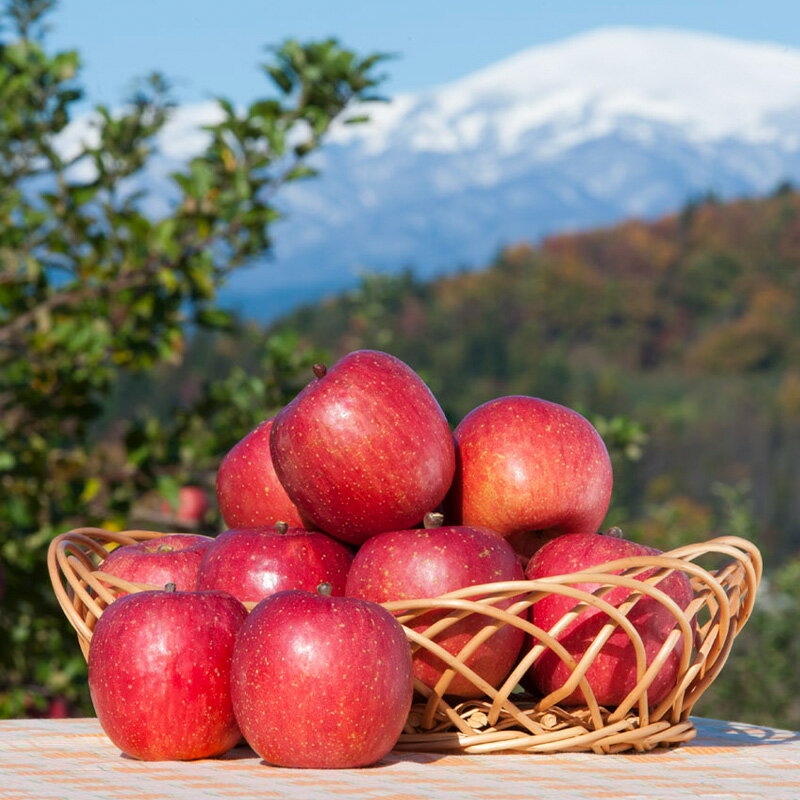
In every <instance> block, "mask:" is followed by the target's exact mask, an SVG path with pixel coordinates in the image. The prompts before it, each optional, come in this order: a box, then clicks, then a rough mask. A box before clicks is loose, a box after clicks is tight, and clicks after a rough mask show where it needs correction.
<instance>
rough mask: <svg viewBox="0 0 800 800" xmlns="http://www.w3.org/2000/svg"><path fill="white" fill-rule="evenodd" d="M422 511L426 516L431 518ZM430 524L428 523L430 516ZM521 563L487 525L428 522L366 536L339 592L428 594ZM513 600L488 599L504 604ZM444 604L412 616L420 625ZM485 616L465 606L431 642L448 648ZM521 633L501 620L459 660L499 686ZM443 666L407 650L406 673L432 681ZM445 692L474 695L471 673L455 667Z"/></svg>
mask: <svg viewBox="0 0 800 800" xmlns="http://www.w3.org/2000/svg"><path fill="white" fill-rule="evenodd" d="M434 516H440V515H430V516H429V517H428V518H426V524H431V523H430V522H429V521H428V520H429V519H430V517H434ZM433 524H434V525H435V523H433ZM522 577H523V573H522V567H521V566H520V564H519V562H518V560H517V556H516V554H515V553H514V551H513V549H512V548H511V546H510V545H509V544H508V543H507V542H506V541H504V540H503V539H502V538H501V537H500V536H499V535H498V534H496V533H494V532H493V531H490V530H487V529H481V528H470V527H430V528H426V529H416V530H404V531H394V532H388V533H382V534H379V535H378V536H375V537H373V538H372V539H370V540H369V541H368V542H366V543H365V544H364V545H362V547H361V548H360V550H359V551H358V553H357V554H356V557H355V559H354V561H353V566H352V567H351V568H350V574H349V575H348V577H347V594H348V595H349V596H351V597H361V598H364V599H365V600H371V601H372V602H374V603H385V602H389V601H392V600H406V599H409V598H420V599H421V598H429V597H430V598H433V597H438V596H439V595H441V594H445V593H446V592H452V591H455V590H456V589H462V588H464V587H466V586H475V585H477V584H482V583H495V582H498V581H513V580H521V579H522ZM512 602H513V600H505V601H502V602H499V603H497V604H496V607H497V608H508V606H510V605H511V604H512ZM446 614H447V611H437V612H433V611H432V612H429V613H426V614H424V615H423V616H422V617H420V618H418V619H417V620H415V621H414V624H413V626H412V627H413V628H414V630H416V631H424V630H426V629H427V628H429V627H430V626H431V625H432V624H433V623H434V622H436V621H437V620H439V619H441V618H442V617H444V616H446ZM491 623H492V620H491V619H490V618H489V617H486V616H483V615H477V614H473V615H470V616H468V617H466V618H465V619H463V620H461V621H460V622H457V623H455V624H453V625H452V626H451V627H450V628H448V629H447V631H446V632H445V633H442V634H440V635H438V636H437V637H436V642H437V643H438V644H440V645H441V646H442V647H444V649H445V650H447V651H448V652H449V653H452V654H453V655H456V654H457V653H458V652H459V651H460V650H461V649H462V648H463V647H464V645H466V644H467V643H468V642H469V640H470V639H471V638H472V637H473V636H474V635H475V634H476V633H477V632H478V631H480V630H481V629H482V628H484V627H486V626H487V625H489V624H491ZM524 637H525V634H524V633H523V631H522V630H520V629H519V628H515V627H514V626H512V625H503V626H502V627H500V628H499V629H498V630H497V632H495V633H494V634H493V635H492V636H491V637H490V638H489V639H488V640H487V641H486V642H484V643H483V644H482V645H480V646H479V647H478V649H477V650H476V651H475V652H474V653H473V654H472V655H471V656H470V657H469V658H468V659H467V661H466V664H467V666H469V667H470V669H472V670H473V671H474V672H476V673H477V674H478V675H480V676H481V677H482V678H483V679H484V680H486V681H487V683H489V684H491V685H492V686H494V687H497V686H499V685H500V684H501V683H502V682H503V680H504V679H505V678H506V676H507V675H508V674H509V672H511V668H512V667H513V665H514V662H515V660H516V658H517V655H518V654H519V650H520V647H521V646H522V642H523V640H524ZM445 669H447V666H446V664H444V662H442V661H441V659H439V658H437V657H436V656H434V655H432V654H431V653H430V652H429V651H427V650H423V649H420V650H418V651H417V652H416V654H415V655H414V675H415V677H417V678H418V679H419V680H420V681H422V682H423V683H424V684H425V685H427V686H430V687H433V686H435V685H436V683H437V681H438V680H439V678H440V677H441V675H442V673H443V672H444V671H445ZM446 691H447V694H452V695H456V696H459V697H481V696H483V692H482V691H481V690H480V689H479V688H478V687H476V686H475V685H474V684H473V683H472V682H471V681H469V680H467V679H466V678H464V677H462V676H461V675H456V676H455V677H454V678H453V680H452V682H451V683H450V685H449V686H448V688H447V690H446Z"/></svg>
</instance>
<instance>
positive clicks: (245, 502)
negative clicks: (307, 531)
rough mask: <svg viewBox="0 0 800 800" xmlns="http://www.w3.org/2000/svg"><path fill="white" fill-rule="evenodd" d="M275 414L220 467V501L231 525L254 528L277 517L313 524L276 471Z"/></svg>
mask: <svg viewBox="0 0 800 800" xmlns="http://www.w3.org/2000/svg"><path fill="white" fill-rule="evenodd" d="M272 422H273V420H272V418H270V419H268V420H265V421H264V422H262V423H261V424H260V425H259V426H258V427H256V428H255V429H253V430H252V431H250V433H248V434H247V436H245V437H244V438H243V439H241V440H240V441H239V442H238V443H237V444H235V445H234V446H233V447H232V448H231V449H230V450H229V451H228V453H227V455H226V456H225V458H223V459H222V463H221V464H220V465H219V469H218V470H217V503H218V505H219V510H220V513H221V514H222V518H223V519H224V520H225V524H226V525H227V526H228V527H229V528H255V527H259V526H262V525H274V524H275V523H276V522H278V521H283V522H286V523H288V524H289V525H290V526H291V527H293V528H308V527H311V526H310V525H309V524H307V523H306V521H305V520H304V519H303V518H302V516H301V515H300V512H299V511H298V510H297V506H295V504H294V503H293V502H292V501H291V500H290V499H289V496H288V495H287V494H286V490H285V489H284V488H283V486H282V485H281V482H280V481H279V480H278V476H277V475H276V474H275V467H274V466H273V465H272V456H271V455H270V450H269V437H270V433H271V431H272Z"/></svg>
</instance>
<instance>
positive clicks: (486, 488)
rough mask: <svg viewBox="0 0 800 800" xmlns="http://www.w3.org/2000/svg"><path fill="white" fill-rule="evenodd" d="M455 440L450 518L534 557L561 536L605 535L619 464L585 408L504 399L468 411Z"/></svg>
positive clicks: (447, 504) (522, 398) (533, 399)
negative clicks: (490, 530) (500, 538)
mask: <svg viewBox="0 0 800 800" xmlns="http://www.w3.org/2000/svg"><path fill="white" fill-rule="evenodd" d="M454 436H455V440H456V453H457V467H456V473H455V478H454V480H453V485H452V488H451V490H450V492H449V494H448V497H447V500H446V502H445V507H446V509H447V512H448V521H452V522H455V523H458V524H462V525H477V526H488V527H491V528H493V529H494V530H496V531H498V532H499V533H500V534H502V535H503V536H505V537H507V538H508V539H509V541H510V542H511V544H512V546H513V547H514V548H515V549H516V550H518V552H520V553H522V555H524V556H526V557H529V556H531V555H532V554H533V553H534V552H535V551H536V549H538V547H540V546H541V545H542V544H543V543H544V542H546V541H549V540H550V539H552V538H554V537H556V536H560V535H562V534H566V533H597V531H598V530H600V526H601V525H602V522H603V519H604V517H605V515H606V512H607V511H608V506H609V503H610V501H611V487H612V483H613V475H612V468H611V459H610V458H609V455H608V450H607V449H606V446H605V444H604V442H603V440H602V438H601V437H600V434H599V433H598V432H597V430H596V429H595V427H594V426H593V425H592V424H591V423H590V422H589V421H588V420H587V419H586V418H585V417H583V416H581V415H580V414H579V413H578V412H577V411H573V410H572V409H570V408H567V407H566V406H562V405H559V404H558V403H552V402H550V401H548V400H541V399H539V398H536V397H526V396H522V395H518V396H509V397H499V398H497V399H495V400H490V401H488V402H487V403H484V404H483V405H481V406H478V407H477V408H475V409H473V410H472V411H471V412H470V413H469V414H467V416H466V417H464V419H463V420H462V421H461V423H460V424H459V425H458V427H457V428H456V429H455V432H454Z"/></svg>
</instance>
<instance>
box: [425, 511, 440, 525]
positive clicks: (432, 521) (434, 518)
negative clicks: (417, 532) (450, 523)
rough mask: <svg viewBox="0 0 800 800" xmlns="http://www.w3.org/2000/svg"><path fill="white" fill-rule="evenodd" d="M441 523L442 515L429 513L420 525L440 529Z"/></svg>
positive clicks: (436, 512) (435, 512)
mask: <svg viewBox="0 0 800 800" xmlns="http://www.w3.org/2000/svg"><path fill="white" fill-rule="evenodd" d="M443 522H444V514H440V513H439V512H438V511H429V512H428V513H427V514H426V515H425V517H424V519H423V520H422V524H423V525H424V526H425V527H426V528H441V527H442V523H443Z"/></svg>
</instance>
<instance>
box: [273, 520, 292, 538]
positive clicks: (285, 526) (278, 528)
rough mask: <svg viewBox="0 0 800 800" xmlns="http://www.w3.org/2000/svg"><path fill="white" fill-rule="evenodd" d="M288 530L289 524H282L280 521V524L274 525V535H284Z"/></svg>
mask: <svg viewBox="0 0 800 800" xmlns="http://www.w3.org/2000/svg"><path fill="white" fill-rule="evenodd" d="M288 530H289V523H288V522H284V521H283V520H281V521H280V522H276V523H275V533H280V534H281V535H282V534H284V533H286V531H288Z"/></svg>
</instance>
